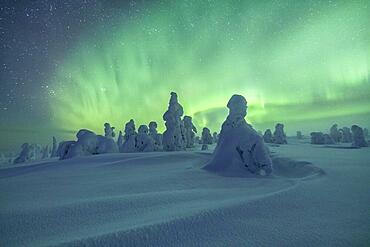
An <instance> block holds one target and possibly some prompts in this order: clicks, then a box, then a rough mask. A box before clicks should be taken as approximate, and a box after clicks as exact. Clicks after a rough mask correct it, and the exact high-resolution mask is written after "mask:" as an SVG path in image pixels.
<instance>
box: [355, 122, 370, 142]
mask: <svg viewBox="0 0 370 247" xmlns="http://www.w3.org/2000/svg"><path fill="white" fill-rule="evenodd" d="M351 130H352V146H354V147H368V146H369V143H368V142H367V141H366V140H365V135H364V131H363V129H362V128H361V127H360V126H358V125H352V127H351Z"/></svg>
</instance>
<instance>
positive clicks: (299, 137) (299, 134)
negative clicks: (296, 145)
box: [297, 131, 303, 140]
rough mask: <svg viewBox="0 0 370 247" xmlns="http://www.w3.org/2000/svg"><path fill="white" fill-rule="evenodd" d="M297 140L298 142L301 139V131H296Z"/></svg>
mask: <svg viewBox="0 0 370 247" xmlns="http://www.w3.org/2000/svg"><path fill="white" fill-rule="evenodd" d="M297 139H298V140H301V139H303V135H302V132H301V131H297Z"/></svg>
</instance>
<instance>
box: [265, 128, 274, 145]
mask: <svg viewBox="0 0 370 247" xmlns="http://www.w3.org/2000/svg"><path fill="white" fill-rule="evenodd" d="M263 140H264V141H265V143H273V137H272V132H271V130H270V129H267V130H266V131H265V133H264V134H263Z"/></svg>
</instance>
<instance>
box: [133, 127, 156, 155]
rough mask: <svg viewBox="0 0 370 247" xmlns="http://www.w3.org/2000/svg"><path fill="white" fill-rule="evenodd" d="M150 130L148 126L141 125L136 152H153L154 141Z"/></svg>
mask: <svg viewBox="0 0 370 247" xmlns="http://www.w3.org/2000/svg"><path fill="white" fill-rule="evenodd" d="M148 133H149V129H148V126H146V125H140V126H139V129H138V134H137V136H136V150H137V151H138V152H153V151H154V140H153V138H151V137H150V136H149V135H148Z"/></svg>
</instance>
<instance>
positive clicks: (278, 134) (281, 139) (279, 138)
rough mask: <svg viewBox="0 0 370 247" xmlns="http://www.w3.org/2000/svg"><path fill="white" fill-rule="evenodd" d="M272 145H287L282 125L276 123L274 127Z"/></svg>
mask: <svg viewBox="0 0 370 247" xmlns="http://www.w3.org/2000/svg"><path fill="white" fill-rule="evenodd" d="M274 143H276V144H287V143H288V142H287V140H286V135H285V132H284V124H281V123H278V124H276V125H275V131H274Z"/></svg>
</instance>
